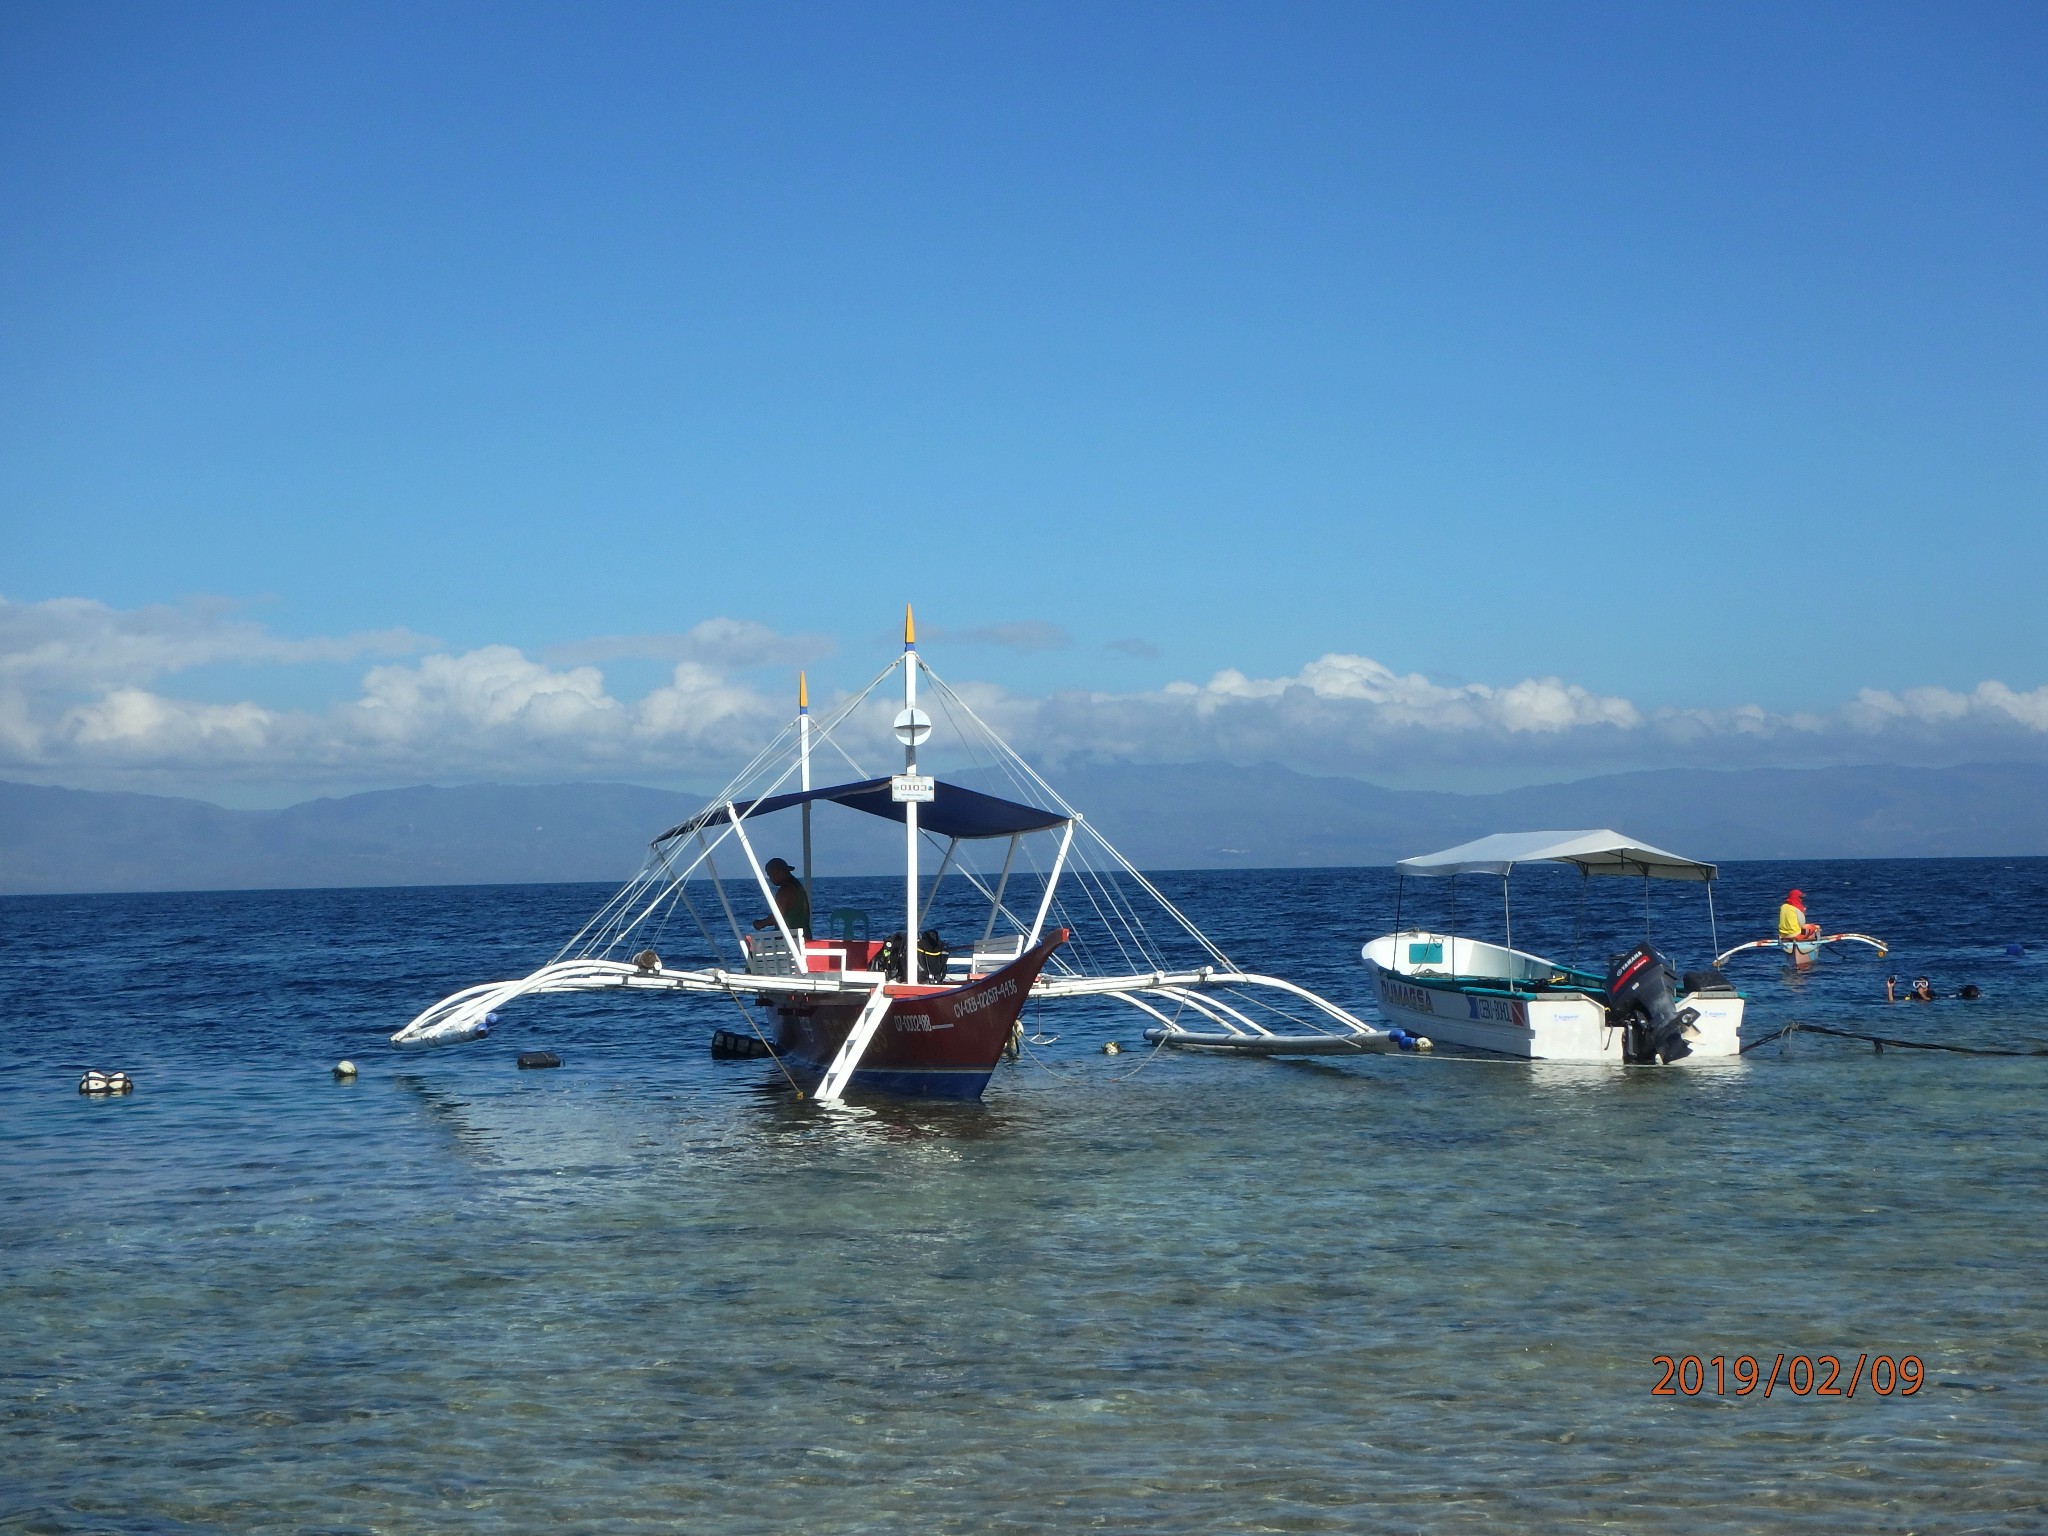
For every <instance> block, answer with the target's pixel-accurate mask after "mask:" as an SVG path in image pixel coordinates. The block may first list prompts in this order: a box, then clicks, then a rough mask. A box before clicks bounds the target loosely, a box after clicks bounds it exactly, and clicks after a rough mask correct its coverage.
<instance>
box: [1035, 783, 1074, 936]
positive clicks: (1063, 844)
mask: <svg viewBox="0 0 2048 1536" xmlns="http://www.w3.org/2000/svg"><path fill="white" fill-rule="evenodd" d="M1080 819H1081V818H1080V817H1079V816H1075V817H1072V818H1070V819H1069V820H1068V821H1067V824H1066V831H1065V832H1064V834H1063V835H1062V836H1061V837H1060V851H1059V853H1058V854H1057V855H1056V856H1055V857H1054V859H1053V861H1052V873H1050V874H1049V875H1047V876H1046V877H1045V894H1044V895H1043V896H1041V897H1040V898H1039V899H1038V916H1036V917H1035V918H1033V919H1032V920H1031V932H1030V934H1029V935H1028V936H1027V937H1026V938H1025V940H1024V947H1025V948H1026V949H1036V948H1037V947H1038V936H1039V934H1041V933H1043V932H1044V931H1045V918H1046V914H1047V913H1049V912H1051V911H1052V893H1053V892H1054V891H1056V890H1058V889H1059V884H1060V873H1061V871H1063V870H1064V869H1065V868H1066V867H1067V850H1068V849H1069V848H1071V847H1073V846H1074V826H1075V824H1076V823H1077V822H1079V821H1080Z"/></svg>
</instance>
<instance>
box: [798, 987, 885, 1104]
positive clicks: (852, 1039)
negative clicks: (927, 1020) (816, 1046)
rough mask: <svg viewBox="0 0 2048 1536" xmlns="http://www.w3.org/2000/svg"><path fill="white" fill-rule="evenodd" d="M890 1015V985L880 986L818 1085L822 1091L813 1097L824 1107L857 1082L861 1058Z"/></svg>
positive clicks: (847, 1034)
mask: <svg viewBox="0 0 2048 1536" xmlns="http://www.w3.org/2000/svg"><path fill="white" fill-rule="evenodd" d="M888 1012H889V987H888V984H887V983H886V982H877V983H876V984H875V990H874V991H872V992H870V993H869V994H868V1000H867V1001H866V1002H865V1003H863V1004H861V1010H860V1016H859V1017H858V1018H856V1019H855V1020H854V1021H853V1028H852V1029H850V1030H848V1031H847V1032H846V1039H845V1040H844V1041H842V1042H841V1043H840V1046H839V1053H838V1054H837V1055H835V1056H834V1057H833V1058H832V1065H831V1066H829V1067H827V1068H826V1069H825V1076H824V1078H823V1080H822V1081H820V1082H819V1084H818V1091H817V1092H816V1093H814V1094H812V1095H811V1097H813V1098H814V1099H816V1100H817V1101H818V1102H819V1103H820V1104H831V1103H835V1102H836V1101H837V1100H838V1098H839V1096H840V1095H841V1094H843V1093H845V1092H846V1085H847V1084H848V1083H850V1082H852V1081H853V1074H854V1071H855V1069H856V1068H858V1067H859V1066H860V1059H861V1057H863V1056H865V1055H867V1053H868V1044H869V1042H870V1041H872V1040H873V1039H874V1038H875V1031H877V1030H879V1029H880V1028H881V1027H882V1020H883V1018H884V1017H885V1016H886V1015H887V1014H888Z"/></svg>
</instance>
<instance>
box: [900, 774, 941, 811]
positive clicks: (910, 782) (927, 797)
mask: <svg viewBox="0 0 2048 1536" xmlns="http://www.w3.org/2000/svg"><path fill="white" fill-rule="evenodd" d="M938 782H939V781H938V780H937V779H934V778H932V777H930V776H929V775H927V774H922V773H896V774H891V775H890V776H889V798H890V799H891V800H894V801H895V802H896V803H897V804H898V805H901V804H903V803H904V802H905V801H906V800H914V801H916V802H917V803H918V804H919V805H930V804H931V802H932V795H933V793H934V792H935V791H936V789H937V787H938Z"/></svg>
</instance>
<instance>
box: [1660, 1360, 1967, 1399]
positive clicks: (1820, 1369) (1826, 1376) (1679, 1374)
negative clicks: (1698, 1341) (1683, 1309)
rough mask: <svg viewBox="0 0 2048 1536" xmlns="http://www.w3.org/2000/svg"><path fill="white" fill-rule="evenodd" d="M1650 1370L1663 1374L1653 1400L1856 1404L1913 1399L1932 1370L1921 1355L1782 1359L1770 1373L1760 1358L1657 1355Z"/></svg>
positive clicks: (1925, 1382) (1775, 1363)
mask: <svg viewBox="0 0 2048 1536" xmlns="http://www.w3.org/2000/svg"><path fill="white" fill-rule="evenodd" d="M1650 1364H1651V1365H1653V1366H1655V1367H1658V1368H1659V1370H1660V1371H1661V1372H1662V1374H1661V1375H1660V1376H1659V1378H1658V1380H1657V1384H1656V1385H1655V1386H1653V1387H1651V1388H1650V1396H1652V1397H1698V1396H1700V1395H1701V1394H1702V1393H1708V1394H1710V1395H1711V1396H1714V1397H1747V1396H1749V1394H1750V1393H1752V1392H1758V1391H1760V1392H1762V1393H1763V1395H1764V1396H1765V1397H1769V1396H1770V1395H1771V1394H1772V1393H1774V1392H1779V1391H1785V1392H1790V1393H1791V1394H1792V1395H1793V1396H1794V1397H1840V1398H1851V1397H1854V1396H1855V1395H1856V1393H1857V1390H1858V1389H1859V1388H1861V1389H1862V1390H1864V1391H1866V1392H1869V1393H1872V1394H1874V1395H1875V1396H1878V1397H1891V1396H1893V1395H1894V1394H1896V1395H1898V1396H1900V1397H1911V1396H1912V1395H1913V1394H1914V1393H1915V1392H1918V1391H1919V1390H1920V1389H1921V1388H1922V1387H1923V1386H1925V1385H1926V1384H1927V1367H1926V1366H1924V1365H1923V1364H1921V1362H1920V1357H1919V1356H1918V1355H1900V1356H1898V1357H1896V1358H1894V1357H1893V1356H1891V1355H1869V1354H1863V1355H1858V1356H1857V1357H1856V1359H1855V1361H1854V1362H1853V1363H1850V1364H1848V1375H1847V1379H1846V1381H1845V1380H1844V1378H1843V1367H1844V1364H1845V1362H1844V1361H1843V1360H1842V1359H1839V1358H1837V1357H1836V1356H1834V1355H1786V1354H1783V1353H1780V1354H1779V1356H1778V1358H1777V1359H1776V1360H1773V1361H1772V1362H1771V1368H1770V1370H1769V1371H1766V1370H1765V1369H1764V1367H1763V1362H1762V1361H1761V1360H1760V1359H1758V1358H1757V1356H1755V1355H1737V1356H1736V1357H1735V1358H1734V1359H1732V1360H1731V1359H1729V1358H1728V1357H1727V1356H1726V1355H1709V1356H1707V1357H1706V1358H1705V1359H1701V1358H1700V1357H1699V1356H1698V1355H1652V1356H1651V1357H1650Z"/></svg>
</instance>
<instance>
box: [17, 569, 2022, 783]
mask: <svg viewBox="0 0 2048 1536" xmlns="http://www.w3.org/2000/svg"><path fill="white" fill-rule="evenodd" d="M646 638H648V637H642V639H643V640H644V639H646ZM655 638H663V637H655ZM666 639H667V640H671V641H674V642H675V644H676V648H678V649H687V650H689V651H690V652H691V653H692V654H690V655H687V656H682V657H679V658H677V659H675V660H674V664H673V668H672V670H671V672H670V674H669V677H668V679H667V680H666V681H665V682H663V683H661V684H660V685H659V686H656V687H654V688H652V689H650V690H649V691H647V692H646V693H645V694H644V695H642V696H640V697H638V698H620V697H617V696H614V694H613V693H612V692H611V691H610V690H609V688H608V686H607V683H606V679H605V676H604V674H603V672H602V671H601V670H600V669H599V668H598V667H597V666H596V665H594V664H591V663H590V662H589V661H587V660H585V661H577V660H575V659H574V658H575V656H577V655H579V654H583V652H582V651H579V648H578V647H573V646H572V647H563V648H560V649H559V650H556V651H551V652H549V653H547V654H546V656H545V657H544V658H543V659H538V660H536V659H534V658H532V657H529V656H527V655H525V654H524V653H523V652H521V651H519V650H517V649H515V648H514V647H511V646H507V645H486V646H482V647H479V648H477V649H474V650H470V651H464V652H453V651H436V652H434V653H432V654H428V655H424V656H418V657H416V658H414V659H411V660H404V661H389V660H386V661H380V662H378V664H376V665H372V666H370V667H368V669H367V670H366V671H365V673H364V675H363V677H362V681H361V685H360V688H359V689H358V690H357V693H356V696H354V697H352V698H350V699H347V700H345V701H343V702H340V703H337V704H334V705H332V706H331V707H328V708H325V709H320V710H306V709H281V708H274V707H271V706H269V705H266V704H263V703H259V702H255V701H239V702H225V703H223V702H209V701H203V700H198V699H193V698H189V697H180V696H179V695H178V694H177V693H176V692H175V691H174V690H172V689H170V688H168V687H165V686H163V685H162V683H161V681H160V680H161V679H163V678H165V677H167V676H170V675H173V674H175V673H177V672H180V671H183V670H188V669H190V668H194V667H199V666H203V665H211V664H217V663H220V662H226V661H240V662H269V663H277V662H313V661H333V660H336V659H342V658H347V657H351V656H354V657H375V656H380V655H389V654H390V653H392V652H395V651H403V650H406V649H417V648H418V647H419V646H420V645H421V644H422V642H421V641H420V640H419V639H418V637H416V636H412V635H410V634H409V633H407V632H405V631H389V632H383V633H380V634H376V635H352V636H344V637H338V638H332V639H319V638H316V639H311V640H285V639H281V638H279V637H276V636H273V635H270V634H269V633H268V632H267V631H266V630H264V629H263V627H262V626H261V625H259V624H256V623H253V622H251V621H249V620H247V619H245V618H241V617H238V616H237V615H236V614H235V612H234V611H233V610H232V609H230V608H228V607H227V606H225V605H212V606H209V605H203V604H201V605H189V606H186V607H180V608H147V609H137V610H131V611H127V612H123V611H120V610H115V609H111V608H108V607H107V606H106V605H104V604H99V603H93V602H88V601H84V600H66V601H61V602H54V603H13V604H9V603H5V602H0V772H9V771H11V772H15V773H21V772H24V771H29V772H33V773H34V774H36V775H37V776H40V777H43V778H45V779H49V778H58V779H68V780H70V781H72V782H99V783H109V782H114V783H129V784H138V785H148V784H150V783H151V782H152V781H151V780H150V777H149V776H150V775H152V774H154V775H156V776H157V781H158V782H165V783H168V782H170V781H171V780H173V779H175V780H176V782H177V783H178V784H179V785H180V786H181V787H184V788H188V789H194V788H197V789H204V788H206V787H208V786H210V785H213V784H216V783H218V784H222V785H226V784H229V783H233V782H237V781H240V782H255V781H257V780H262V781H263V782H268V783H275V784H286V783H295V782H299V783H311V782H321V783H340V782H348V783H352V784H356V785H362V784H367V783H374V782H387V783H403V782H418V781H420V780H446V779H449V778H452V777H463V778H489V777H502V778H531V777H539V776H547V777H596V776H632V777H636V778H643V779H645V778H654V779H660V780H666V781H670V782H675V781H682V782H694V783H698V784H704V783H710V782H716V781H719V780H722V779H723V778H724V777H725V776H726V774H727V773H728V772H729V771H730V770H731V769H732V768H734V767H735V766H737V765H738V763H740V762H741V761H743V760H744V759H745V758H747V757H748V756H750V755H751V754H752V753H753V752H754V751H755V750H756V749H757V748H758V747H759V746H760V745H761V744H762V743H763V742H764V741H765V740H766V739H767V738H768V737H769V736H771V735H772V734H773V733H774V732H775V731H776V730H777V729H779V728H780V727H781V725H782V724H783V723H784V722H785V720H786V719H787V717H788V714H789V701H788V699H787V697H786V691H787V690H786V687H784V686H776V687H774V688H772V689H763V688H760V687H756V686H754V685H753V684H751V683H749V682H747V681H745V680H744V679H743V678H741V677H739V676H737V675H736V674H739V673H743V672H745V671H746V670H747V669H749V668H751V667H754V666H758V665H764V664H766V663H765V661H764V658H777V657H789V656H795V655H799V654H801V655H804V656H814V655H816V654H817V652H818V649H819V647H820V646H822V645H826V644H828V642H823V641H820V640H818V638H817V637H806V636H783V635H778V634H776V633H775V632H774V631H772V630H768V629H766V628H765V627H763V626H761V625H758V624H754V623H752V622H751V621H747V620H733V619H708V620H705V621H704V622H702V623H700V624H698V625H696V626H695V627H694V628H692V629H690V630H688V631H685V632H683V633H682V634H681V635H678V636H671V637H666ZM636 643H637V642H636ZM623 644H625V642H624V641H621V640H618V639H616V638H615V639H613V640H604V641H592V642H588V647H589V648H595V649H596V650H603V649H604V648H606V647H613V648H614V651H616V648H617V647H618V646H620V645H623ZM650 649H652V647H646V648H643V649H641V650H639V651H635V652H633V654H635V655H646V654H648V651H649V650H650ZM152 685H154V686H152ZM956 686H957V687H958V689H959V692H960V693H961V695H962V696H963V697H965V698H966V699H967V700H968V702H969V703H970V704H972V706H973V707H974V708H975V710H976V711H977V712H979V713H980V714H981V715H982V716H983V718H985V719H987V720H988V721H989V722H990V723H991V724H992V725H994V726H995V727H996V728H997V729H998V730H999V731H1001V732H1002V733H1003V734H1004V735H1005V736H1007V737H1008V738H1009V739H1010V740H1011V741H1012V742H1013V743H1014V744H1015V745H1016V746H1017V747H1019V748H1020V749H1021V750H1023V751H1025V752H1026V753H1028V754H1030V755H1032V756H1034V757H1036V758H1038V759H1041V760H1043V761H1046V762H1048V763H1050V764H1054V765H1057V764H1058V763H1059V762H1061V761H1062V760H1064V759H1075V758H1109V759H1119V758H1121V759H1129V760H1136V761H1152V762H1173V761H1198V760H1203V759H1217V758H1221V759H1226V760H1229V761H1235V762H1240V763H1256V762H1279V763H1284V764H1287V765H1289V766H1292V767H1295V768H1299V769H1302V770H1304V771H1309V772H1323V773H1332V774H1340V775H1345V776H1355V777H1362V778H1368V779H1378V780H1380V781H1382V782H1389V783H1406V784H1440V785H1443V786H1444V787H1453V786H1468V785H1470V784H1472V783H1473V782H1475V781H1479V780H1483V781H1489V782H1493V783H1505V782H1529V781H1532V780H1536V779H1543V778H1568V777H1574V776H1580V775H1584V774H1590V773H1601V772H1614V771H1619V770H1622V769H1627V768H1640V767H1663V766H1678V765H1693V766H1718V767H1740V766H1752V765H1765V764H1775V765H1786V766H1801V765H1815V764H1820V763H1827V762H1873V761H1899V762H1915V761H1918V762H1937V761H1948V762H1956V761H1965V760H1969V759H1972V758H1976V759H1980V760H1981V759H1996V758H2014V757H2040V756H2043V755H2048V687H2042V688H2036V689H2034V690H2032V691H2023V690H2019V689H2015V688H2013V687H2010V686H2008V685H2007V684H2005V683H2002V682H1995V681H1993V682H1985V683H1982V684H1980V685H1978V686H1977V687H1976V688H1974V689H1972V690H1970V691H1968V692H1956V691H1953V690H1949V689H1943V688H1914V689H1906V690H1902V691H1898V692H1888V691H1884V690H1878V689H1866V690H1864V691H1863V692H1861V693H1859V694H1858V695H1857V696H1856V697H1855V698H1853V699H1851V700H1848V701H1847V702H1845V703H1844V704H1842V705H1841V706H1840V707H1839V708H1836V709H1834V710H1830V711H1826V712H1822V713H1807V714H1781V713H1775V712H1772V711H1769V710H1766V709H1763V708H1761V707H1760V706H1756V705H1743V706H1738V707H1735V708H1731V709H1690V710H1686V709H1657V710H1646V709H1643V708H1641V707H1639V706H1637V705H1636V704H1634V703H1632V702H1631V701H1630V700H1628V699H1625V698H1620V697H1617V696H1613V695H1606V694H1600V693H1596V692H1594V691H1592V690H1589V689H1586V688H1583V687H1580V686H1578V685H1576V684H1573V683H1568V682H1565V681H1564V680H1563V679H1560V678H1555V677H1538V678H1524V679H1521V680H1519V681H1515V682H1510V683H1506V684H1503V685H1491V684H1484V683H1468V684H1457V685H1450V684H1443V683H1436V682H1432V681H1431V680H1430V679H1428V678H1427V677H1424V676H1422V675H1420V674H1417V673H1398V672H1395V671H1394V670H1393V669H1392V668H1389V667H1387V666H1385V665H1383V664H1381V663H1380V662H1378V661H1375V660H1373V659H1372V658H1370V657H1365V656H1355V655H1346V654H1341V653H1332V654H1329V655H1325V656H1321V657H1318V658H1317V659H1315V660H1314V661H1311V662H1309V663H1308V664H1307V665H1305V666H1303V667H1302V668H1300V669H1299V670H1298V671H1296V672H1294V673H1292V674H1290V675H1286V676H1279V677H1253V676H1250V675H1248V674H1247V673H1245V672H1242V671H1239V670H1235V669H1225V670H1223V671H1219V672H1217V673H1216V674H1214V675H1213V676H1212V677H1210V678H1209V679H1208V681H1206V682H1202V683H1193V682H1179V683H1172V684H1169V685H1167V686H1166V687H1163V688H1160V689H1157V690H1153V691H1148V692H1142V693H1128V694H1114V693H1075V692H1069V693H1055V694H1051V695H1047V696H1032V695H1027V694H1020V693H1015V692H1012V691H1010V690H1007V689H1004V688H1002V687H999V686H996V685H994V684H990V683H985V682H968V683H962V684H958V685H956ZM814 703H815V704H816V705H817V706H818V711H819V713H820V714H821V715H822V714H824V713H825V712H826V710H827V708H828V707H829V701H828V700H827V699H825V698H824V697H823V690H822V689H819V690H814ZM893 706H894V701H893V699H892V700H888V701H880V702H878V703H877V704H876V705H875V706H874V707H873V708H872V709H869V710H867V711H864V712H863V713H862V715H861V716H860V717H859V718H858V719H856V720H854V721H852V722H849V724H848V725H847V726H846V727H845V729H844V731H843V734H842V739H843V740H844V742H845V745H846V746H847V747H848V748H849V750H851V751H853V752H854V753H855V755H856V756H859V757H861V758H862V759H863V760H872V761H876V762H879V761H882V760H885V759H886V758H887V757H888V756H889V755H890V750H891V749H890V748H889V746H888V744H887V740H886V737H887V720H888V716H889V713H890V712H891V711H892V710H893ZM934 713H935V714H938V713H941V711H940V710H939V709H938V708H937V707H936V706H934Z"/></svg>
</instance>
